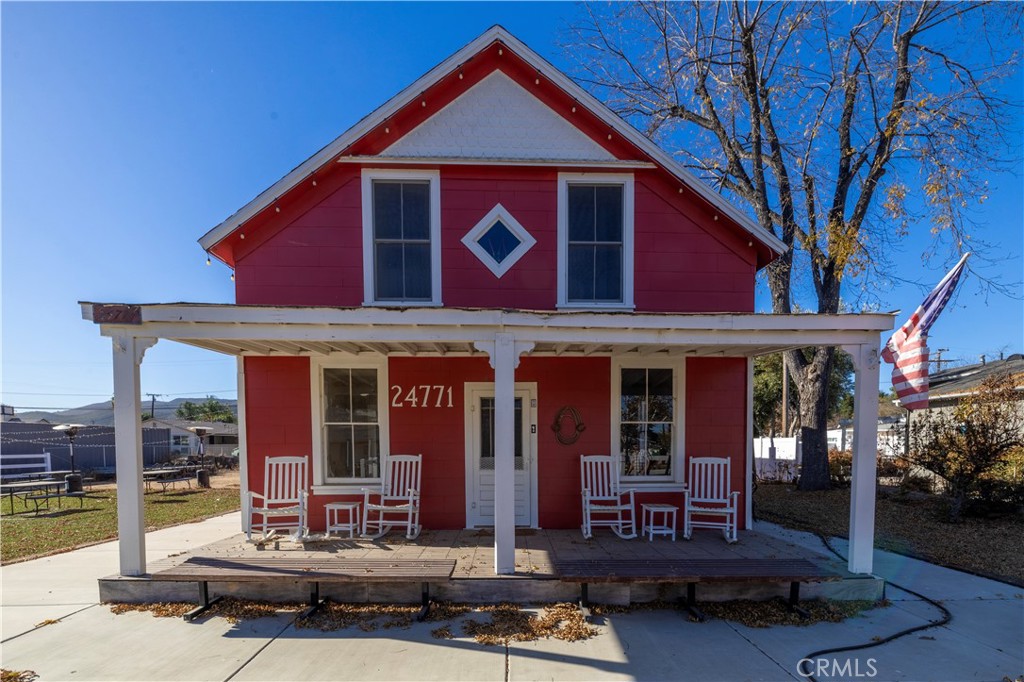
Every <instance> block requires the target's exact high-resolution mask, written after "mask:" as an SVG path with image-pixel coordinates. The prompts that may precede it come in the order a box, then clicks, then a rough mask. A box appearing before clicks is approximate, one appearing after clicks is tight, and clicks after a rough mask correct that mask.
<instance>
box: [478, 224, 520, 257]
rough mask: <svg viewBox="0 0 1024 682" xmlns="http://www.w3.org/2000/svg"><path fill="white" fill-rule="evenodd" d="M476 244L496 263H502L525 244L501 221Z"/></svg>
mask: <svg viewBox="0 0 1024 682" xmlns="http://www.w3.org/2000/svg"><path fill="white" fill-rule="evenodd" d="M476 243H477V244H479V245H480V246H481V247H482V248H483V250H484V251H486V252H487V254H488V255H489V256H490V257H491V258H493V259H494V262H496V263H501V262H502V261H503V260H505V259H506V258H508V255H509V254H510V253H512V252H513V251H515V250H516V247H518V246H519V245H520V244H522V243H523V242H522V240H521V239H519V237H517V236H515V235H514V234H512V231H511V230H510V229H508V228H507V227H505V224H504V223H503V222H501V221H500V220H499V221H497V222H495V223H494V224H493V225H491V226H490V228H488V230H487V231H486V232H484V233H483V234H482V235H480V238H479V239H477V240H476Z"/></svg>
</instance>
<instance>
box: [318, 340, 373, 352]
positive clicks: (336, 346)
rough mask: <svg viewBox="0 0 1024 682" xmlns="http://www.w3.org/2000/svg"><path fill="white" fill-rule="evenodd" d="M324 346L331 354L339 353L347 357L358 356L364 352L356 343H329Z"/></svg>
mask: <svg viewBox="0 0 1024 682" xmlns="http://www.w3.org/2000/svg"><path fill="white" fill-rule="evenodd" d="M324 345H325V346H327V347H328V348H330V349H331V352H332V353H336V352H338V351H341V352H342V353H348V354H349V355H359V354H360V353H362V352H363V350H364V349H363V348H362V347H361V346H360V345H359V344H356V343H340V342H330V343H325V344H324Z"/></svg>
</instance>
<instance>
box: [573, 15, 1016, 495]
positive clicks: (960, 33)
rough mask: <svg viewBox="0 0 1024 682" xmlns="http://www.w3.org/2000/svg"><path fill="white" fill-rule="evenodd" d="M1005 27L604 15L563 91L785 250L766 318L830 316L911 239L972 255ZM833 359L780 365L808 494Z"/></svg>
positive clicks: (943, 252) (885, 18)
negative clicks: (720, 197) (923, 229)
mask: <svg viewBox="0 0 1024 682" xmlns="http://www.w3.org/2000/svg"><path fill="white" fill-rule="evenodd" d="M1020 12H1021V6H1020V5H1019V4H1011V3H1006V4H1001V3H993V4H986V3H955V2H936V1H927V2H919V3H911V2H890V3H872V2H864V3H831V2H809V3H789V2H774V3H773V2H756V3H755V2H752V3H740V2H731V3H725V2H723V3H711V2H706V3H705V2H692V3H657V2H632V3H618V4H615V3H613V4H610V5H606V6H605V5H602V6H595V5H588V6H587V11H586V18H585V19H583V20H582V21H581V22H580V23H578V24H577V25H575V26H574V27H573V28H572V36H573V37H572V39H571V41H570V42H571V43H572V53H573V54H574V55H575V56H576V57H577V59H578V60H579V70H580V74H579V76H580V77H579V80H581V81H582V82H584V83H586V84H588V85H589V86H590V87H592V88H593V89H594V90H595V91H596V93H597V95H598V96H600V97H603V98H604V99H605V100H606V101H608V102H609V104H610V105H611V106H612V107H613V108H614V109H615V110H617V111H618V112H619V113H620V114H621V115H623V116H624V117H625V118H627V120H630V121H631V122H632V123H633V124H634V125H637V126H638V127H639V128H640V129H642V130H644V131H645V132H646V134H647V135H649V136H650V137H652V138H655V139H657V140H658V141H659V143H661V144H663V145H664V146H672V145H675V146H676V148H677V149H678V154H679V155H680V156H681V157H682V158H683V159H684V162H685V163H686V164H687V165H688V166H689V167H690V168H691V169H693V170H694V171H695V172H696V173H697V175H698V176H700V177H701V178H703V179H704V180H705V181H707V182H709V183H710V184H711V185H712V186H714V187H715V188H717V189H718V190H719V191H721V192H723V193H725V194H727V195H729V196H730V197H732V198H734V199H738V200H739V201H741V202H744V203H746V204H747V205H748V206H749V209H750V211H751V213H752V214H753V216H754V218H755V219H756V221H757V222H758V223H759V224H760V225H761V226H762V227H763V228H765V229H766V230H769V231H771V232H772V233H773V234H775V235H776V236H777V237H779V238H780V239H781V240H782V241H783V242H784V243H785V244H786V245H787V247H789V248H788V250H787V252H786V253H784V254H783V255H782V256H781V257H780V258H779V259H778V260H776V261H775V262H774V263H772V265H771V266H769V267H768V268H767V273H766V276H767V281H768V285H769V289H770V293H771V301H772V310H773V311H774V312H776V313H791V312H794V311H798V310H801V309H803V310H816V311H817V312H819V313H837V312H840V311H842V310H845V309H849V306H850V304H849V303H846V304H844V302H843V296H844V295H845V296H846V299H847V301H850V302H852V303H855V304H857V305H858V307H859V306H862V305H864V300H863V299H861V298H860V297H861V296H864V295H868V296H870V294H871V292H872V290H873V289H872V287H874V286H878V285H879V283H886V282H892V280H893V279H894V275H893V272H894V271H893V269H892V268H891V262H890V261H889V259H888V253H889V252H890V251H889V250H890V249H892V248H893V247H894V246H896V245H897V243H898V241H899V240H900V239H901V238H902V237H904V236H905V235H906V234H907V233H908V231H909V230H910V229H911V228H912V227H913V226H914V225H916V224H918V223H921V222H925V221H927V224H928V227H929V229H931V230H932V234H933V235H934V241H933V245H932V247H931V248H930V250H929V254H926V255H927V256H929V257H930V256H931V255H935V254H939V255H940V256H941V258H943V259H947V260H948V259H951V258H953V256H954V254H957V253H959V252H961V251H963V250H965V249H967V248H969V246H968V244H969V243H970V245H971V247H972V248H974V250H975V251H976V252H977V251H979V250H980V251H981V252H982V253H983V254H984V248H983V245H981V244H979V243H978V240H976V239H973V240H972V239H971V237H970V236H969V232H968V228H969V225H970V223H969V216H970V213H969V211H970V209H971V207H972V205H973V204H974V202H976V201H981V200H984V198H985V196H986V194H987V191H988V190H987V182H986V178H987V175H988V174H989V171H991V170H992V169H994V168H998V167H1001V164H1002V163H1004V162H1005V161H1007V160H1008V159H1009V158H1011V157H1013V156H1014V155H1016V154H1017V153H1018V150H1017V149H1016V148H1015V141H1014V138H1013V136H1014V134H1015V133H1016V132H1017V127H1018V124H1017V123H1016V120H1015V118H1014V117H1015V116H1016V113H1017V112H1016V111H1012V109H1014V108H1015V106H1016V104H1015V103H1013V102H1010V101H1008V100H1007V99H1006V98H1005V97H1004V95H1003V94H1002V93H1001V90H1000V87H1001V86H1002V82H1003V80H1004V79H1005V78H1006V77H1007V76H1008V75H1010V74H1013V73H1015V72H1016V71H1015V70H1016V68H1017V64H1018V56H1017V54H1016V52H1015V49H1016V46H1017V45H1019V40H1020V37H1019V29H1018V25H1019V21H1018V20H1019V17H1020ZM1008 110H1011V111H1008ZM972 260H975V261H977V262H978V263H980V262H982V261H984V258H977V257H976V258H975V259H972ZM976 267H977V265H976ZM987 282H988V284H989V286H994V287H996V288H999V287H1000V284H999V283H998V282H994V281H992V280H987ZM843 285H846V286H845V291H844V286H843ZM834 357H835V356H834V349H833V348H818V349H816V350H815V351H814V352H813V353H810V354H805V353H803V352H799V351H793V352H789V353H787V354H786V359H785V361H786V364H787V365H788V366H789V368H790V371H791V373H792V374H793V376H794V377H795V380H796V385H797V389H798V392H799V397H800V414H799V419H800V424H801V431H802V434H801V435H802V438H803V453H804V460H803V461H804V468H803V474H802V476H801V487H802V488H803V489H807V490H814V489H823V488H827V487H828V485H829V476H828V460H827V457H828V453H827V442H826V434H825V428H826V410H827V406H828V403H829V401H828V398H827V391H828V381H827V378H828V377H829V376H830V374H831V373H832V365H833V362H834Z"/></svg>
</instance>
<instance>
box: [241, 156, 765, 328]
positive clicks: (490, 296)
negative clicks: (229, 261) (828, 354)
mask: <svg viewBox="0 0 1024 682" xmlns="http://www.w3.org/2000/svg"><path fill="white" fill-rule="evenodd" d="M347 170H348V174H347V175H345V176H341V175H338V176H335V177H334V178H333V179H332V181H331V182H330V183H328V182H323V183H321V184H322V185H323V188H322V189H323V191H324V192H325V193H326V194H325V196H324V198H323V200H322V201H321V202H320V203H313V202H312V199H310V200H309V202H308V203H309V204H310V205H309V206H308V207H306V210H304V211H303V212H302V213H301V214H300V215H299V216H298V217H297V218H295V219H294V220H293V221H292V222H290V223H288V224H286V225H284V226H282V227H280V228H279V229H277V231H276V232H273V231H272V230H270V229H269V228H268V229H267V230H265V231H263V232H260V233H258V234H256V235H252V236H250V237H247V239H246V240H244V241H245V247H244V250H240V251H239V254H240V259H239V261H238V265H237V269H236V283H235V287H236V299H237V301H238V303H245V304H263V305H326V306H359V305H361V304H362V301H363V272H362V214H361V210H360V177H359V171H358V170H357V169H347ZM318 187H319V185H318ZM635 192H636V216H635V251H636V253H635V259H634V263H635V275H634V282H635V285H634V287H635V303H636V309H637V310H638V311H645V312H646V311H659V312H752V311H753V310H754V276H755V258H754V254H753V250H752V249H751V248H750V247H747V245H746V243H745V242H743V241H742V240H741V239H738V238H737V237H736V235H735V234H734V233H732V232H730V231H728V230H726V229H725V228H724V226H722V225H719V224H717V223H716V222H715V221H714V219H713V214H712V213H711V212H709V211H707V210H706V208H705V207H704V206H703V205H702V204H699V203H697V202H695V201H694V200H693V199H691V198H688V197H689V195H686V194H684V195H679V194H678V193H676V194H672V193H671V191H670V188H669V186H668V185H667V184H662V183H661V182H660V181H659V179H658V177H657V175H656V174H652V173H645V174H638V176H637V181H636V189H635ZM498 203H500V204H502V205H503V206H504V207H505V208H506V209H508V211H509V212H510V213H511V214H512V215H513V216H514V217H515V218H516V219H517V220H518V221H519V222H520V223H522V225H523V227H525V228H526V229H527V230H528V231H529V232H530V234H532V235H533V237H534V238H535V239H536V240H537V243H536V244H535V245H534V246H533V248H532V249H530V251H529V252H528V253H527V254H526V255H525V256H524V257H523V258H522V259H520V260H519V262H517V263H516V264H515V266H514V267H513V268H512V269H511V270H510V271H509V272H508V273H506V274H505V276H504V277H502V278H501V279H498V278H497V277H495V276H494V275H493V274H492V273H491V271H490V270H488V269H487V267H486V266H485V265H484V264H483V263H481V262H480V260H479V259H478V258H477V257H476V256H475V255H474V254H473V253H472V252H470V251H469V249H467V248H466V246H465V245H464V244H463V243H462V241H461V240H462V237H463V236H465V234H466V233H467V232H468V231H469V230H470V229H471V228H472V227H473V226H474V225H476V224H477V222H478V221H479V220H480V219H481V218H483V217H484V215H485V214H486V213H487V212H488V211H490V210H491V209H492V208H494V206H495V204H498ZM557 207H558V195H557V171H555V170H553V169H539V168H491V167H459V166H452V167H445V168H443V169H442V171H441V226H442V227H441V247H442V248H441V263H442V284H441V287H442V300H443V302H444V304H445V305H447V306H453V307H484V308H522V309H533V310H553V309H554V308H555V304H556V277H557V270H558V258H557Z"/></svg>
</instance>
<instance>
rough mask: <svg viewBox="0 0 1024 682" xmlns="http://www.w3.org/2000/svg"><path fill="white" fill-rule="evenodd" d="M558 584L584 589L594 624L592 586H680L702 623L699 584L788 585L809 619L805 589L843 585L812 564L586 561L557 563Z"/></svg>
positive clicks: (794, 603)
mask: <svg viewBox="0 0 1024 682" xmlns="http://www.w3.org/2000/svg"><path fill="white" fill-rule="evenodd" d="M554 567H555V570H556V571H557V573H558V579H559V580H560V581H562V582H573V583H579V585H580V602H579V603H580V610H581V611H582V612H583V614H584V616H585V617H586V618H587V619H589V618H590V605H589V603H588V598H587V586H588V585H589V584H591V583H675V584H685V585H686V601H685V604H684V606H685V607H686V609H687V610H688V611H689V612H690V613H691V614H692V615H693V616H694V617H695V618H697V620H700V621H703V620H704V619H705V617H704V614H703V613H701V611H700V609H698V608H697V584H698V583H736V582H746V583H757V582H766V583H789V601H788V602H787V606H788V607H789V608H790V609H792V610H793V611H796V612H797V613H799V614H800V615H801V616H803V617H805V618H806V617H808V614H807V612H806V611H805V610H803V609H801V608H800V606H799V602H800V584H801V583H805V582H822V581H828V580H839V579H841V578H842V576H841V575H840V574H839V573H837V572H836V571H834V570H832V569H830V568H827V567H824V566H820V565H818V564H816V563H814V562H811V561H808V560H807V559H582V560H565V561H555V562H554Z"/></svg>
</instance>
